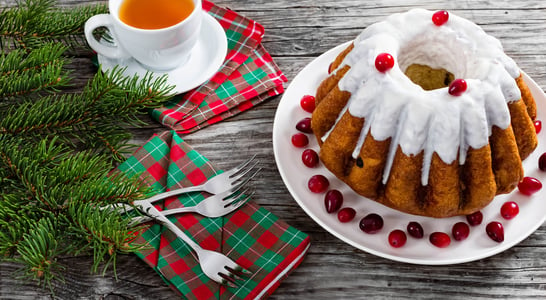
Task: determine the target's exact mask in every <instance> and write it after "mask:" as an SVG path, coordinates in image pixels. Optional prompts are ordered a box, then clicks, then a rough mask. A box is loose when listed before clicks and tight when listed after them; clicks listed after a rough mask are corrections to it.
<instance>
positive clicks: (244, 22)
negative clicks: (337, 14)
mask: <svg viewBox="0 0 546 300" xmlns="http://www.w3.org/2000/svg"><path fill="white" fill-rule="evenodd" d="M203 10H205V11H206V12H208V13H209V14H210V15H211V16H213V17H214V18H215V19H216V20H217V21H218V22H219V23H220V25H221V26H222V27H223V28H224V30H225V31H226V36H227V39H228V53H227V56H226V59H225V61H224V64H223V65H222V67H221V68H220V70H219V71H218V72H217V73H216V74H215V75H214V76H213V77H212V78H211V79H209V80H208V81H207V82H205V83H204V84H203V85H201V86H200V87H197V88H196V89H194V90H192V91H189V92H187V93H185V94H183V95H179V96H176V97H174V98H173V100H172V101H170V102H169V103H166V104H165V106H164V107H161V108H158V109H155V110H154V111H153V112H152V117H153V118H154V119H156V120H157V121H158V122H160V123H162V124H163V125H165V126H167V127H169V128H171V129H175V130H177V131H178V132H182V133H188V132H192V131H195V130H198V129H200V128H203V127H205V126H207V125H210V124H213V123H216V122H219V121H221V120H224V119H226V118H229V117H230V116H233V115H235V114H238V113H240V112H242V111H245V110H247V109H249V108H252V107H254V106H255V105H257V104H258V103H260V102H262V101H264V100H265V99H268V98H269V97H272V96H275V95H278V94H281V93H282V92H284V87H283V84H284V82H286V81H287V78H286V77H285V76H284V74H283V73H282V72H281V70H280V69H279V68H278V66H277V65H276V64H275V62H274V61H273V59H272V58H271V56H270V55H269V53H267V51H266V50H265V49H264V47H263V46H262V45H261V41H262V37H263V35H264V28H263V26H262V25H260V24H259V23H257V22H255V21H253V20H250V19H248V18H245V17H243V16H241V15H239V14H237V13H236V12H234V11H232V10H229V9H224V8H221V7H218V6H216V5H214V4H213V3H212V2H209V1H206V0H205V1H203Z"/></svg>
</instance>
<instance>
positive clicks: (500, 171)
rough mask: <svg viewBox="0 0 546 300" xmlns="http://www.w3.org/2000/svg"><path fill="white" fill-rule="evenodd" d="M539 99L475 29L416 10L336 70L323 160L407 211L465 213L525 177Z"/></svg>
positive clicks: (324, 103) (359, 44) (323, 121)
mask: <svg viewBox="0 0 546 300" xmlns="http://www.w3.org/2000/svg"><path fill="white" fill-rule="evenodd" d="M535 117H536V106H535V101H534V99H533V97H532V95H531V93H530V91H529V89H528V87H527V86H526V84H525V82H524V81H523V79H522V75H521V71H520V69H519V68H518V66H517V65H516V63H515V62H514V61H513V60H512V59H510V58H509V57H508V56H507V55H506V54H505V53H504V51H503V48H502V46H501V44H500V42H499V41H498V40H497V39H495V38H494V37H492V36H490V35H488V34H486V33H485V32H484V31H483V30H482V29H481V28H480V27H479V26H478V25H476V24H474V23H472V22H471V21H468V20H466V19H463V18H461V17H458V16H456V15H453V14H449V13H448V12H446V11H439V12H431V11H427V10H423V9H413V10H410V11H408V12H406V13H400V14H394V15H391V16H389V17H388V18H387V19H386V20H385V21H382V22H379V23H376V24H374V25H371V26H369V27H368V28H366V29H365V30H364V31H363V32H362V33H361V34H360V35H359V36H358V37H357V38H356V39H355V40H354V41H353V42H352V43H351V44H350V45H349V46H348V47H347V48H346V49H344V50H343V51H342V52H341V53H340V54H339V55H338V56H337V58H336V59H335V60H334V61H333V62H332V64H331V65H330V68H329V77H328V78H326V79H325V80H324V81H322V82H321V84H320V86H319V87H318V89H317V92H316V109H315V111H314V112H313V115H312V120H311V127H312V129H313V132H314V134H315V135H316V137H317V139H318V142H319V145H320V154H319V155H320V159H321V161H322V162H323V164H324V165H325V167H326V168H327V169H329V170H330V171H331V172H332V173H333V174H334V175H335V176H336V177H338V178H339V179H340V180H342V181H344V182H345V183H347V184H348V185H349V186H350V187H351V188H352V189H353V190H355V191H356V192H357V193H359V194H361V195H363V196H365V197H367V198H370V199H373V200H375V201H378V202H380V203H382V204H384V205H387V206H389V207H392V208H394V209H397V210H399V211H402V212H406V213H410V214H416V215H424V216H430V217H438V218H440V217H450V216H455V215H465V214H470V213H473V212H475V211H477V210H480V209H482V208H483V207H485V206H486V205H487V204H489V203H490V202H491V201H492V199H493V198H494V197H495V195H497V194H502V193H509V192H510V191H512V190H513V189H514V188H515V187H516V186H517V184H518V182H519V181H520V180H521V179H522V178H523V167H522V160H523V159H525V158H526V157H527V156H528V155H529V154H530V153H531V152H532V151H533V150H534V149H535V147H536V146H537V137H536V132H535V129H534V125H533V120H534V119H535Z"/></svg>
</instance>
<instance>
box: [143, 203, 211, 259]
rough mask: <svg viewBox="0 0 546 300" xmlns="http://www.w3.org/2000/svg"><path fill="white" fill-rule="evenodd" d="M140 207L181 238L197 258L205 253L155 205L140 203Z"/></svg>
mask: <svg viewBox="0 0 546 300" xmlns="http://www.w3.org/2000/svg"><path fill="white" fill-rule="evenodd" d="M139 205H140V206H141V207H142V208H144V210H147V211H148V212H149V213H150V214H151V215H152V216H154V217H155V218H156V219H157V220H159V221H160V222H161V224H163V225H165V226H167V228H168V229H169V230H171V231H172V232H173V233H174V234H176V236H177V237H179V238H181V239H182V240H183V241H184V242H186V244H188V246H190V248H192V249H193V251H195V253H197V257H199V255H200V254H201V252H202V251H203V248H201V246H199V245H198V244H197V243H196V242H194V241H193V240H192V239H191V238H190V237H189V236H188V235H187V234H186V233H184V231H182V230H180V228H178V227H177V226H176V225H174V224H173V223H172V222H171V221H169V219H167V217H165V216H164V215H163V214H162V213H161V212H160V211H159V210H157V209H156V208H155V207H154V206H153V205H151V204H150V203H149V202H146V201H142V202H141V203H139Z"/></svg>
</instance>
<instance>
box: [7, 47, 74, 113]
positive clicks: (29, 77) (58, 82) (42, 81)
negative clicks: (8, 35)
mask: <svg viewBox="0 0 546 300" xmlns="http://www.w3.org/2000/svg"><path fill="white" fill-rule="evenodd" d="M65 50H66V47H65V46H64V45H62V44H47V45H44V46H43V47H41V48H38V49H35V50H33V51H31V52H29V53H27V52H25V51H22V50H20V49H17V50H14V51H12V52H9V53H7V54H2V55H1V56H0V61H1V62H2V63H1V64H0V99H2V100H3V101H2V102H5V101H6V100H7V99H10V98H13V97H15V96H21V95H28V94H30V93H33V92H39V91H42V90H49V91H56V90H57V88H58V87H62V86H66V85H67V84H68V77H67V75H68V72H66V71H65V70H63V67H64V65H65V62H66V59H64V58H62V55H63V52H64V51H65Z"/></svg>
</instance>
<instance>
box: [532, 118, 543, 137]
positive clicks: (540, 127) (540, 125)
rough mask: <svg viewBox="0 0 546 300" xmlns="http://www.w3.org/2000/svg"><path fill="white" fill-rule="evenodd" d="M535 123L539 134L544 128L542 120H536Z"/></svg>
mask: <svg viewBox="0 0 546 300" xmlns="http://www.w3.org/2000/svg"><path fill="white" fill-rule="evenodd" d="M533 124H534V125H535V131H536V133H537V134H539V133H540V131H541V130H542V122H541V121H540V120H535V122H534V123H533Z"/></svg>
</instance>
